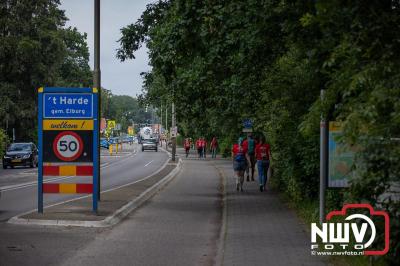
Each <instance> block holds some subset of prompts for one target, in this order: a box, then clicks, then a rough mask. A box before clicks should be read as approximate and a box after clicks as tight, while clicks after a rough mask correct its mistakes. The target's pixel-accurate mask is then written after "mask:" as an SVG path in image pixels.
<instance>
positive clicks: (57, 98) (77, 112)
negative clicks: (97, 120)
mask: <svg viewBox="0 0 400 266" xmlns="http://www.w3.org/2000/svg"><path fill="white" fill-rule="evenodd" d="M43 117H44V118H92V117H93V95H92V94H89V93H44V94H43Z"/></svg>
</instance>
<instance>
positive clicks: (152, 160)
mask: <svg viewBox="0 0 400 266" xmlns="http://www.w3.org/2000/svg"><path fill="white" fill-rule="evenodd" d="M152 162H154V160H151V161H150V162H148V163H147V164H145V165H144V167H147V166H149V164H151V163H152Z"/></svg>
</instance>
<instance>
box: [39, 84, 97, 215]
mask: <svg viewBox="0 0 400 266" xmlns="http://www.w3.org/2000/svg"><path fill="white" fill-rule="evenodd" d="M38 92H39V93H38V97H39V101H38V102H39V108H38V109H39V125H38V137H39V140H38V145H39V169H38V212H40V213H43V194H44V193H68V194H92V195H93V211H94V212H97V202H98V197H97V193H95V192H96V191H97V189H98V182H97V177H98V174H99V172H98V161H99V153H98V146H99V143H98V138H99V130H98V129H99V121H98V119H97V117H98V116H97V115H98V93H97V89H95V88H93V89H92V88H39V89H38ZM43 176H52V177H55V176H82V177H92V179H93V181H92V182H91V183H86V182H85V183H76V184H71V183H65V184H62V183H43Z"/></svg>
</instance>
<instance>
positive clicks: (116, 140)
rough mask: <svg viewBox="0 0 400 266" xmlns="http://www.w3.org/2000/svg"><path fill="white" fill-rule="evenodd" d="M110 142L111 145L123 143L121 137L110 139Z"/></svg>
mask: <svg viewBox="0 0 400 266" xmlns="http://www.w3.org/2000/svg"><path fill="white" fill-rule="evenodd" d="M108 142H109V143H110V144H121V143H122V141H121V139H120V138H119V137H114V138H110V139H109V140H108Z"/></svg>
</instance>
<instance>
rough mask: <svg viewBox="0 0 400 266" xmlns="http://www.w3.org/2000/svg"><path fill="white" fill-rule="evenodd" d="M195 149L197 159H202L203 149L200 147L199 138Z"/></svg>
mask: <svg viewBox="0 0 400 266" xmlns="http://www.w3.org/2000/svg"><path fill="white" fill-rule="evenodd" d="M196 149H197V154H198V155H199V158H202V157H203V154H202V150H203V148H202V146H201V138H199V139H197V140H196Z"/></svg>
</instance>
